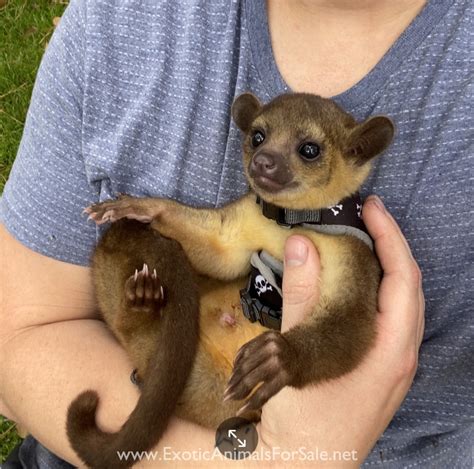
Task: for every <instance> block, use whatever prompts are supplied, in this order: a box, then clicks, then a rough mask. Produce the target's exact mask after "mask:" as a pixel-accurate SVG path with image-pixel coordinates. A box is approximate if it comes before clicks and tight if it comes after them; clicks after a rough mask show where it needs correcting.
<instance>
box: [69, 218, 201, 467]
mask: <svg viewBox="0 0 474 469" xmlns="http://www.w3.org/2000/svg"><path fill="white" fill-rule="evenodd" d="M113 226H114V225H113ZM133 230H135V231H133ZM122 233H123V235H124V236H122ZM131 234H132V235H133V236H131ZM129 240H132V241H129ZM138 241H139V242H140V244H146V245H147V246H150V245H151V246H153V247H154V249H153V250H154V251H155V252H158V254H157V257H156V259H153V265H157V266H158V269H159V271H160V270H162V273H163V277H162V278H163V281H164V284H165V285H167V287H168V288H167V295H168V296H167V304H166V306H165V308H164V310H163V311H162V314H161V316H160V318H159V323H158V327H157V329H156V337H155V336H153V341H154V343H155V344H156V346H154V350H153V352H152V353H151V358H150V360H149V362H148V365H147V368H146V370H145V373H144V376H143V380H142V384H141V394H140V397H139V400H138V402H137V405H136V407H135V409H134V410H133V412H132V413H131V414H130V416H129V418H128V419H127V421H126V422H125V423H124V424H123V426H122V428H121V429H120V430H119V431H118V432H116V433H108V432H104V431H102V430H100V429H99V428H98V426H97V423H96V418H95V417H96V410H97V405H98V403H99V397H98V395H97V393H96V392H95V391H91V390H89V391H85V392H83V393H82V394H80V395H79V396H78V397H77V398H76V399H75V400H74V401H73V402H72V403H71V405H70V406H69V409H68V414H67V423H66V431H67V435H68V438H69V441H70V443H71V446H72V448H73V449H74V450H75V451H76V453H77V454H78V455H79V457H80V458H81V460H82V461H84V463H85V464H86V465H87V466H88V467H91V468H94V469H96V468H97V469H111V468H126V467H130V466H132V465H133V464H134V463H136V462H138V461H139V460H140V459H142V458H147V457H150V455H146V454H145V453H143V452H146V451H149V450H151V449H153V447H154V446H155V445H156V444H157V443H158V441H159V440H160V438H161V436H162V435H163V433H164V432H165V430H166V427H167V425H168V422H169V420H170V417H171V416H172V414H173V413H174V410H175V408H176V405H177V403H178V400H179V398H180V397H181V394H182V392H183V390H184V388H185V386H186V383H187V381H188V377H189V375H190V373H191V371H192V367H193V364H194V359H195V356H196V352H197V346H198V340H199V294H198V288H197V285H196V282H195V277H194V272H193V271H192V269H191V267H190V265H189V263H188V261H187V259H186V257H185V255H184V253H183V252H182V250H181V249H180V248H179V249H176V245H173V244H172V243H175V242H172V241H171V240H166V239H163V238H160V237H159V235H157V234H156V233H153V232H152V230H149V229H146V228H145V227H144V225H141V226H140V224H138V225H137V224H136V222H134V224H133V223H131V222H128V223H117V227H116V228H114V229H113V230H111V234H110V236H109V237H107V234H106V235H105V236H104V239H103V241H101V242H102V245H103V246H105V248H106V249H103V250H102V251H103V252H109V251H110V252H114V253H115V254H114V256H113V257H111V256H109V255H108V254H106V255H104V256H103V259H102V258H100V257H98V256H97V255H96V259H95V263H96V266H95V268H96V269H97V268H99V267H100V265H102V264H101V263H103V264H106V263H110V262H116V261H115V259H116V257H117V256H116V253H117V250H125V251H127V254H128V253H130V252H132V251H133V252H137V251H138V254H137V256H138V257H137V258H136V259H135V258H133V259H131V260H129V261H130V265H134V264H137V265H139V262H142V263H143V255H142V254H140V252H139V250H138V249H137V248H136V243H137V242H138ZM130 242H131V243H134V244H135V245H134V246H133V247H132V246H130V245H127V243H130ZM112 243H114V244H112ZM170 243H171V244H170ZM109 248H110V249H109ZM145 257H147V258H148V259H149V256H145ZM171 262H173V263H171ZM160 263H162V264H161V265H162V266H164V263H168V265H172V268H169V267H168V268H164V267H163V268H160ZM107 265H108V264H107ZM127 269H130V267H127ZM108 270H109V271H112V272H113V269H108ZM114 281H117V282H123V278H121V277H120V278H119V279H118V280H114ZM104 285H105V286H104V288H106V287H107V285H106V284H104ZM114 308H115V306H114ZM104 316H105V315H104ZM154 334H155V333H154Z"/></svg>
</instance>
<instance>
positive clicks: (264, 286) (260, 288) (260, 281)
mask: <svg viewBox="0 0 474 469" xmlns="http://www.w3.org/2000/svg"><path fill="white" fill-rule="evenodd" d="M255 289H256V290H257V294H258V296H260V295H261V294H262V293H265V292H267V291H273V288H272V286H271V285H270V284H269V283H268V281H267V279H266V278H265V277H264V276H263V275H257V276H256V277H255Z"/></svg>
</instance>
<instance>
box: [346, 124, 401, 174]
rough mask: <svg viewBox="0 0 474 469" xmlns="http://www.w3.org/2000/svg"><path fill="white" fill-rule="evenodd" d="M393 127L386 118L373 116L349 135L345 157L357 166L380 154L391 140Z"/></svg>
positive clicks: (393, 131)
mask: <svg viewBox="0 0 474 469" xmlns="http://www.w3.org/2000/svg"><path fill="white" fill-rule="evenodd" d="M394 133H395V126H394V125H393V122H392V121H391V119H389V118H388V117H386V116H374V117H370V118H369V119H367V120H366V121H365V122H362V124H359V125H357V126H356V127H355V128H354V130H352V132H351V133H350V135H349V138H348V140H347V143H346V148H345V151H344V153H345V155H346V156H347V157H348V158H351V159H353V160H354V161H355V162H356V163H357V164H358V165H363V164H364V163H366V162H367V161H369V160H370V159H372V158H374V157H375V156H377V155H378V154H380V153H382V152H383V151H384V150H385V149H386V148H387V147H388V146H389V145H390V142H391V141H392V139H393V135H394Z"/></svg>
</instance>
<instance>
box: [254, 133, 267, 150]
mask: <svg viewBox="0 0 474 469" xmlns="http://www.w3.org/2000/svg"><path fill="white" fill-rule="evenodd" d="M264 140H265V134H264V133H263V132H262V131H260V130H257V131H256V132H255V133H254V134H253V135H252V146H253V147H254V148H257V147H258V146H259V145H261V144H262V143H263V142H264Z"/></svg>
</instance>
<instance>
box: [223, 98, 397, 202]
mask: <svg viewBox="0 0 474 469" xmlns="http://www.w3.org/2000/svg"><path fill="white" fill-rule="evenodd" d="M232 116H233V119H234V121H235V123H236V124H237V126H238V127H239V128H240V130H242V132H243V133H244V144H243V149H244V170H245V174H246V176H247V178H248V180H249V183H250V186H251V188H252V189H253V190H254V191H255V192H256V193H257V194H258V195H260V196H261V197H262V199H264V200H266V201H267V202H270V203H272V204H275V205H279V206H281V207H285V208H289V209H310V208H311V209H312V208H322V207H328V206H331V205H333V204H336V203H337V202H338V201H340V200H342V199H344V198H345V197H348V196H349V195H351V194H353V193H354V192H356V191H357V190H358V188H359V187H360V185H361V184H362V183H363V181H364V180H365V179H366V177H367V175H368V174H369V171H370V166H371V160H372V159H373V158H374V157H375V156H377V155H378V154H380V153H381V152H383V151H384V150H385V149H386V148H387V147H388V145H389V144H390V142H391V141H392V139H393V135H394V125H393V123H392V121H391V120H390V119H389V118H388V117H385V116H375V117H370V118H369V119H367V120H366V121H364V122H362V123H357V122H356V121H355V120H354V118H353V117H352V116H351V115H349V114H347V113H346V112H344V111H343V110H342V109H341V108H339V107H338V106H337V105H336V104H335V103H334V102H333V101H331V100H329V99H325V98H321V97H319V96H315V95H311V94H303V93H295V94H285V95H282V96H280V97H277V98H276V99H274V100H272V101H271V102H270V103H269V104H266V105H263V104H262V103H261V102H260V101H259V100H258V98H256V97H255V96H254V95H253V94H251V93H244V94H242V95H240V96H239V97H238V98H237V99H236V100H235V101H234V104H233V106H232Z"/></svg>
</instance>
